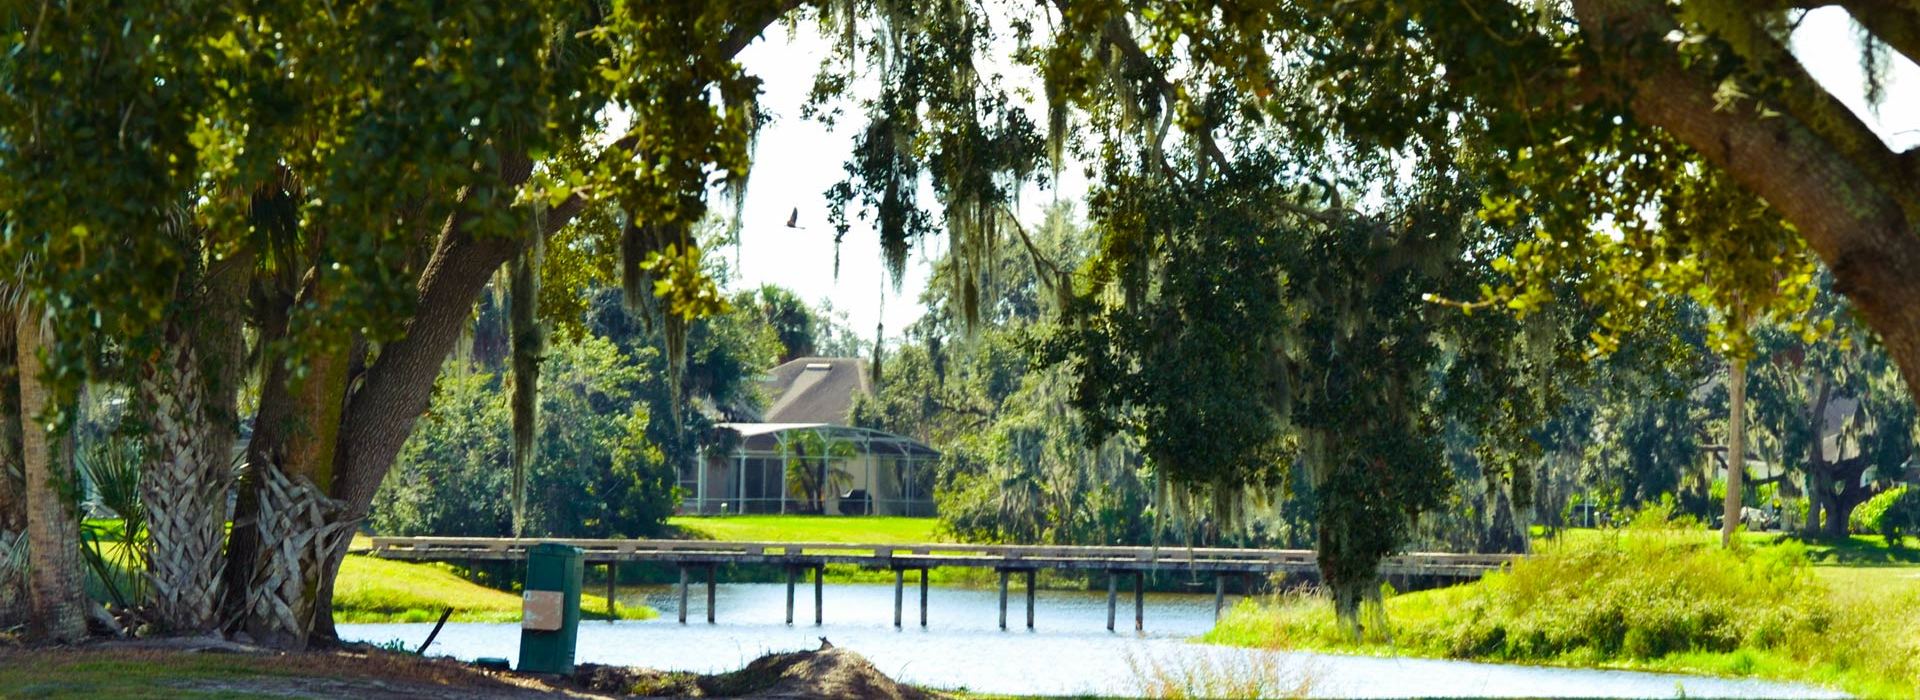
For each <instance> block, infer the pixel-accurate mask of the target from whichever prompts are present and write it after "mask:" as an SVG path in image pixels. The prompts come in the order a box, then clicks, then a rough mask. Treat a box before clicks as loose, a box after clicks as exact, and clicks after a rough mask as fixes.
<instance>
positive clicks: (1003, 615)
mask: <svg viewBox="0 0 1920 700" xmlns="http://www.w3.org/2000/svg"><path fill="white" fill-rule="evenodd" d="M1000 629H1001V631H1005V630H1006V629H1007V570H1006V569H1001V570H1000Z"/></svg>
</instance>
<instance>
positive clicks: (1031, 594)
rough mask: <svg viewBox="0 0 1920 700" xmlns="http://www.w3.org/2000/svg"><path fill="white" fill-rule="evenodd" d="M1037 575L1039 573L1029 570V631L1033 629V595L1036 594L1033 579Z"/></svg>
mask: <svg viewBox="0 0 1920 700" xmlns="http://www.w3.org/2000/svg"><path fill="white" fill-rule="evenodd" d="M1037 573H1039V572H1038V571H1036V570H1034V569H1027V629H1028V630H1032V629H1033V593H1034V591H1033V579H1034V575H1035V574H1037Z"/></svg>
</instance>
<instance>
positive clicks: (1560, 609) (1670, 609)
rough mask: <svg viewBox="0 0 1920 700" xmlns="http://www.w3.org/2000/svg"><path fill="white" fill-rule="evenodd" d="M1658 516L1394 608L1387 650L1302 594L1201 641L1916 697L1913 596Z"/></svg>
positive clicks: (1238, 614) (1787, 549) (1918, 601)
mask: <svg viewBox="0 0 1920 700" xmlns="http://www.w3.org/2000/svg"><path fill="white" fill-rule="evenodd" d="M1663 515H1664V514H1661V513H1655V514H1652V515H1648V516H1643V517H1642V518H1641V519H1640V520H1638V521H1636V522H1635V523H1634V524H1633V525H1631V526H1629V527H1628V528H1625V529H1623V530H1615V531H1610V533H1609V534H1608V536H1605V537H1592V538H1581V539H1578V540H1570V541H1565V542H1560V543H1553V544H1548V545H1545V546H1543V547H1541V549H1540V550H1539V551H1538V552H1537V553H1536V554H1535V555H1534V556H1531V557H1528V558H1526V559H1523V560H1520V561H1518V562H1516V563H1515V564H1514V565H1513V567H1512V568H1511V569H1510V570H1508V571H1505V572H1500V573H1495V574H1490V575H1488V576H1487V577H1486V578H1485V579H1483V580H1481V581H1479V582H1477V583H1474V584H1469V585H1464V586H1457V587H1454V588H1450V589H1441V590H1435V591H1425V592H1421V593H1414V594H1408V595H1401V596H1395V597H1393V598H1390V599H1389V600H1388V601H1387V605H1386V608H1387V614H1388V617H1389V620H1390V624H1391V629H1392V632H1393V635H1392V641H1391V642H1356V641H1351V640H1349V639H1348V638H1347V637H1346V635H1345V634H1344V632H1343V631H1342V629H1341V628H1340V626H1339V625H1337V624H1336V623H1335V621H1334V620H1333V615H1332V606H1331V604H1330V603H1328V602H1327V601H1325V600H1324V599H1321V598H1318V597H1316V596H1311V595H1299V594H1295V595H1290V596H1283V597H1278V598H1274V599H1272V600H1269V601H1267V602H1266V604H1264V605H1243V606H1241V607H1239V608H1236V609H1235V610H1234V611H1233V613H1232V614H1230V615H1229V616H1228V617H1227V619H1226V620H1224V621H1223V622H1222V623H1221V624H1220V625H1219V626H1218V627H1216V629H1215V630H1214V632H1212V633H1210V634H1209V635H1208V640H1209V641H1214V642H1219V643H1227V644H1242V645H1250V646H1262V647H1277V648H1312V649H1327V650H1343V651H1365V652H1373V653H1407V654H1414V655H1421V656H1436V657H1449V658H1463V659H1478V660H1488V661H1508V662H1519V663H1544V664H1556V665H1568V666H1599V667H1624V668H1645V669H1655V670H1668V671H1678V672H1697V673H1711V674H1716V675H1731V676H1758V677H1767V678H1776V679H1782V680H1800V681H1810V682H1817V683H1827V684H1835V685H1840V686H1842V687H1845V688H1847V689H1848V690H1851V691H1854V692H1859V693H1863V694H1867V695H1874V696H1883V695H1894V696H1902V697H1911V696H1913V695H1915V694H1916V692H1920V632H1917V631H1916V630H1920V586H1907V587H1904V588H1902V587H1895V588H1891V589H1887V590H1880V591H1876V592H1872V593H1868V592H1864V591H1859V592H1856V591H1855V590H1852V588H1851V587H1847V588H1835V587H1831V586H1829V585H1827V584H1825V583H1823V582H1822V581H1821V580H1820V579H1819V578H1817V577H1815V576H1814V574H1813V570H1812V567H1811V566H1810V565H1809V564H1808V562H1807V557H1806V552H1805V550H1804V548H1803V547H1802V546H1801V545H1799V544H1798V543H1796V542H1791V541H1788V542H1782V543H1779V544H1775V545H1771V546H1741V547H1738V548H1735V549H1732V550H1727V549H1722V548H1720V547H1718V546H1715V545H1713V544H1709V543H1705V542H1702V541H1701V539H1700V538H1699V537H1697V536H1696V535H1695V533H1694V532H1693V531H1691V530H1676V529H1674V528H1673V527H1672V526H1670V525H1669V524H1668V523H1667V522H1666V520H1665V518H1664V517H1662V516H1663Z"/></svg>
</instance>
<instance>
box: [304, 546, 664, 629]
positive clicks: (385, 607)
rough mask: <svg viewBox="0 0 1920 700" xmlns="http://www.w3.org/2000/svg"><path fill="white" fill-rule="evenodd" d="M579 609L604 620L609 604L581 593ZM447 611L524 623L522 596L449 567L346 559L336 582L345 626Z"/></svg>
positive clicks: (430, 617) (634, 610)
mask: <svg viewBox="0 0 1920 700" xmlns="http://www.w3.org/2000/svg"><path fill="white" fill-rule="evenodd" d="M580 607H581V610H582V616H583V617H585V618H589V619H590V618H593V617H604V614H605V612H606V609H607V599H606V598H605V597H603V596H598V595H593V594H582V595H581V596H580ZM448 608H452V609H453V611H454V612H453V618H452V619H453V620H455V621H458V622H514V621H518V620H519V619H520V596H518V595H515V594H513V593H508V592H506V591H499V590H495V589H492V588H487V587H486V586H482V585H480V584H477V583H474V582H472V581H468V580H466V579H463V578H460V577H459V575H457V574H455V573H454V572H453V571H452V570H451V568H449V567H448V566H447V565H444V564H414V563H410V562H401V561H389V560H385V559H375V558H372V557H363V556H349V557H347V559H346V562H345V563H343V564H342V565H341V566H340V578H339V580H337V581H336V582H335V583H334V594H333V612H334V617H335V619H337V620H338V621H340V622H433V621H435V620H438V619H440V613H441V611H443V610H446V609H448ZM616 614H618V616H619V617H620V618H621V619H626V620H647V619H652V618H654V617H655V616H657V615H659V613H658V612H657V611H655V610H654V609H653V608H649V607H646V606H644V605H639V606H625V605H622V606H620V607H619V608H618V609H617V610H616Z"/></svg>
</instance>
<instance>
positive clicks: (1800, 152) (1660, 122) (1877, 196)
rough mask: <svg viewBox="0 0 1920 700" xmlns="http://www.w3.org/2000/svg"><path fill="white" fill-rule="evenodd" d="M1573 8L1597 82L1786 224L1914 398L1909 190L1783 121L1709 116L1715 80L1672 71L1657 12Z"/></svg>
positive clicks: (1588, 3)
mask: <svg viewBox="0 0 1920 700" xmlns="http://www.w3.org/2000/svg"><path fill="white" fill-rule="evenodd" d="M1573 8H1574V13H1575V16H1576V17H1577V18H1578V20H1579V25H1580V30H1581V33H1582V34H1583V35H1585V37H1586V39H1587V41H1588V42H1589V44H1590V46H1591V48H1592V49H1593V54H1592V56H1593V58H1592V59H1591V60H1592V61H1593V63H1595V64H1596V65H1595V66H1594V67H1595V68H1596V69H1597V70H1596V72H1599V73H1603V74H1606V75H1610V76H1614V77H1616V78H1619V79H1621V80H1622V83H1623V84H1624V85H1625V88H1626V89H1625V93H1626V97H1627V104H1628V105H1629V107H1630V108H1631V109H1632V112H1633V114H1634V116H1635V118H1637V119H1639V120H1641V121H1643V122H1646V123H1648V124H1652V125H1655V126H1658V127H1660V128H1662V129H1665V130H1666V131H1667V132H1668V133H1670V134H1672V135H1673V136H1674V137H1675V138H1676V139H1678V140H1680V141H1681V142H1682V143H1685V144H1687V145H1688V146H1690V147H1692V148H1693V149H1694V150H1695V151H1696V152H1698V153H1699V154H1700V156H1701V157H1702V158H1703V159H1705V160H1706V161H1707V162H1708V163H1710V164H1712V165H1714V166H1715V167H1718V168H1720V169H1721V170H1722V171H1723V172H1725V173H1726V174H1727V175H1728V176H1729V177H1731V178H1733V179H1734V180H1735V181H1736V182H1739V183H1740V185H1741V186H1742V187H1744V188H1746V189H1747V190H1748V191H1749V192H1752V193H1754V194H1756V195H1758V196H1760V197H1762V198H1764V199H1766V200H1767V202H1768V203H1769V204H1771V205H1772V206H1773V207H1774V209H1775V210H1776V211H1778V212H1780V214H1781V215H1782V216H1783V217H1785V218H1786V219H1787V220H1788V221H1790V222H1792V223H1793V224H1794V226H1795V227H1796V228H1797V229H1798V230H1799V232H1800V234H1801V236H1802V237H1803V238H1805V239H1806V241H1807V243H1808V244H1809V245H1810V246H1811V247H1812V248H1813V250H1814V251H1815V252H1816V253H1818V254H1819V255H1820V257H1821V259H1822V260H1824V261H1825V262H1826V264H1827V266H1828V267H1829V268H1830V269H1832V270H1833V273H1834V278H1835V280H1836V281H1837V286H1838V288H1839V290H1840V291H1841V293H1843V294H1845V295H1847V297H1849V298H1850V299H1852V300H1853V301H1854V303H1855V304H1857V305H1858V306H1859V308H1860V309H1861V311H1862V312H1863V313H1864V314H1865V315H1866V317H1867V319H1868V321H1869V322H1870V323H1871V325H1872V326H1873V328H1874V330H1877V331H1879V332H1880V334H1881V337H1882V338H1883V339H1884V340H1885V341H1886V346H1887V348H1888V350H1889V354H1890V355H1892V356H1893V358H1894V360H1895V362H1896V363H1897V364H1899V366H1900V368H1901V373H1902V375H1903V376H1904V378H1905V379H1906V382H1907V386H1908V388H1909V389H1910V390H1916V389H1920V290H1916V289H1915V288H1914V287H1913V285H1912V272H1911V271H1912V270H1920V237H1916V236H1915V235H1914V230H1913V223H1912V221H1911V220H1910V219H1909V218H1908V216H1907V214H1906V211H1905V209H1904V208H1903V207H1902V206H1901V201H1900V199H1899V198H1898V195H1896V194H1895V192H1897V191H1901V190H1910V189H1912V188H1910V187H1909V186H1908V185H1907V182H1909V181H1908V180H1906V179H1905V178H1900V179H1896V180H1891V181H1890V180H1888V179H1886V178H1884V177H1876V176H1875V173H1872V172H1869V171H1867V170H1865V169H1863V168H1862V167H1860V165H1859V163H1857V162H1855V161H1853V160H1852V159H1849V158H1846V157H1844V156H1842V155H1841V154H1839V153H1838V152H1836V150H1835V149H1834V146H1833V144H1832V143H1830V142H1829V141H1827V140H1826V139H1825V138H1822V137H1821V136H1820V135H1819V134H1818V133H1816V132H1815V131H1814V130H1813V129H1812V128H1810V127H1809V125H1807V124H1805V123H1804V122H1802V121H1801V120H1800V119H1799V118H1798V117H1795V116H1793V115H1770V114H1766V113H1764V112H1762V111H1760V110H1759V109H1757V108H1756V107H1755V106H1751V105H1742V106H1739V107H1736V108H1734V109H1725V110H1723V109H1720V105H1719V103H1718V102H1717V101H1716V100H1715V98H1714V90H1715V82H1714V81H1712V80H1711V79H1710V78H1708V77H1705V76H1701V75H1697V74H1695V73H1692V72H1689V71H1688V70H1687V69H1686V68H1684V67H1682V66H1681V64H1680V62H1679V57H1678V56H1677V55H1676V53H1675V52H1674V50H1673V49H1672V48H1670V47H1669V46H1668V45H1666V44H1664V43H1663V42H1662V39H1663V37H1664V36H1665V35H1666V33H1667V32H1668V31H1670V30H1671V29H1672V28H1673V26H1674V25H1673V22H1672V18H1671V17H1670V16H1667V15H1666V14H1665V11H1664V10H1665V6H1664V5H1662V4H1660V3H1657V2H1652V1H1651V0H1573ZM1649 47H1662V48H1658V49H1654V50H1649ZM1726 235H1733V234H1731V233H1729V234H1726Z"/></svg>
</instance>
